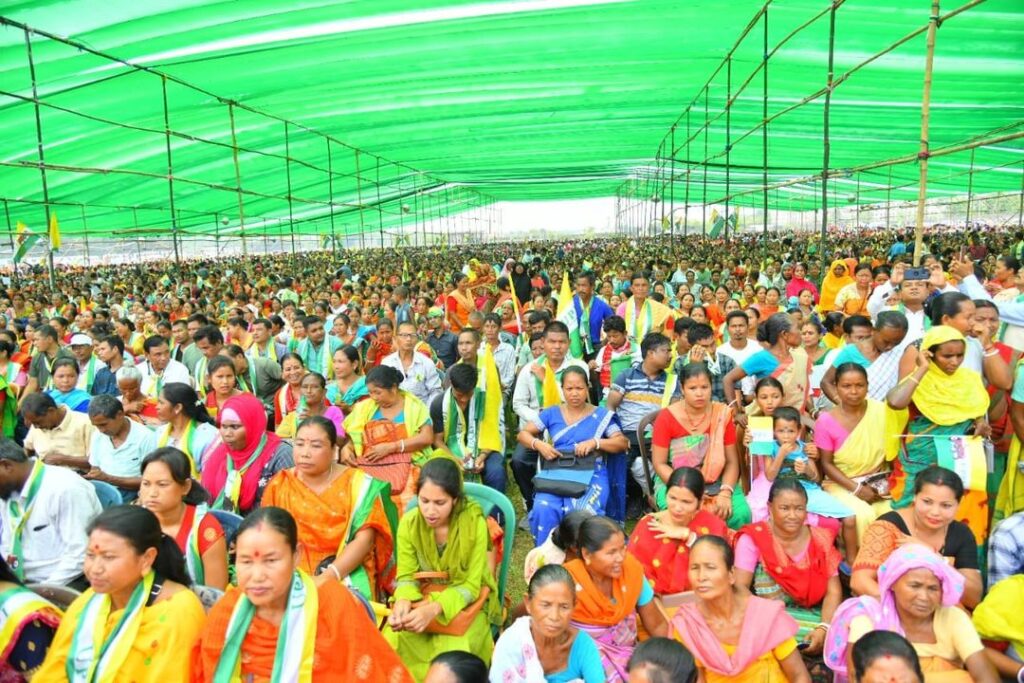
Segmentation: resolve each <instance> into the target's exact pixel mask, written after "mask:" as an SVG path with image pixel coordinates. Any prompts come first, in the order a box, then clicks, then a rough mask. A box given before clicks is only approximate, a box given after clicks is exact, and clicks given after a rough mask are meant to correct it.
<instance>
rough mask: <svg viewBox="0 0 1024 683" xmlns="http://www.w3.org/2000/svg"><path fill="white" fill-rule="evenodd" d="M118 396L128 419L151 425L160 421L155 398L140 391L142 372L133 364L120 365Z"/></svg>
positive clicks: (117, 377)
mask: <svg viewBox="0 0 1024 683" xmlns="http://www.w3.org/2000/svg"><path fill="white" fill-rule="evenodd" d="M114 378H115V379H116V380H117V390H118V391H119V392H121V395H120V396H119V397H118V398H119V399H120V401H121V405H123V406H124V414H125V415H127V416H128V418H129V419H132V420H135V421H136V422H141V423H142V424H144V425H147V426H151V425H156V424H158V423H159V422H160V418H159V417H158V416H157V409H156V400H155V399H153V398H150V397H148V396H146V395H145V394H143V393H142V373H141V372H139V369H138V368H136V367H135V366H134V365H122V366H121V367H120V368H119V369H118V371H117V374H115V375H114Z"/></svg>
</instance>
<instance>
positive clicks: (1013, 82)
mask: <svg viewBox="0 0 1024 683" xmlns="http://www.w3.org/2000/svg"><path fill="white" fill-rule="evenodd" d="M966 2H967V0H961V2H958V3H957V4H955V5H954V4H947V3H944V6H943V8H942V11H943V12H944V13H945V12H951V11H953V10H954V9H956V8H957V7H959V6H961V5H962V4H963V3H966ZM968 4H972V3H968ZM763 5H764V2H762V1H761V0H758V1H753V0H729V1H728V2H723V1H722V0H686V1H685V2H684V1H680V0H671V1H669V0H504V1H487V0H477V1H476V2H468V1H461V2H460V1H458V0H450V1H447V2H440V1H436V0H415V1H413V0H350V1H348V2H334V1H328V0H312V1H305V2H303V1H300V2H287V3H285V2H269V1H260V0H221V1H211V0H146V1H144V2H140V1H139V0H105V1H104V2H96V1H95V0H31V1H25V2H8V3H5V4H4V5H3V6H2V9H0V13H2V15H3V16H4V17H5V18H6V19H8V20H12V21H15V22H20V23H23V24H26V25H28V26H30V27H32V28H34V29H39V30H40V31H43V32H48V33H51V34H53V35H55V36H63V37H67V38H68V39H69V40H70V41H72V42H73V44H71V45H69V44H65V43H63V42H60V41H58V40H54V39H51V38H50V37H47V36H45V35H40V34H30V37H31V49H32V56H33V60H34V67H35V81H36V87H37V89H38V93H39V98H40V101H41V107H40V123H41V129H42V137H43V150H44V154H45V162H46V165H47V167H48V168H47V181H48V185H49V196H50V200H51V201H52V202H53V203H54V204H55V205H56V210H57V213H58V215H59V216H60V219H61V225H62V228H63V230H64V234H65V236H69V237H70V236H74V235H75V234H76V233H81V232H82V231H83V230H84V229H85V227H86V226H87V229H88V232H89V234H90V235H98V236H107V237H109V236H112V235H117V234H128V233H132V234H134V231H137V230H140V231H146V230H152V231H154V232H159V233H166V232H169V231H170V229H171V221H170V215H169V213H168V209H169V207H170V196H171V192H173V202H174V207H175V209H176V210H177V211H178V214H177V215H176V218H177V226H178V227H179V229H181V230H182V231H184V232H187V233H213V232H214V231H215V230H217V229H219V228H218V222H219V221H220V217H230V225H231V228H232V229H234V228H236V227H237V222H238V215H239V206H238V203H239V194H241V199H242V201H243V209H242V210H243V212H244V215H245V216H246V229H247V231H248V230H253V231H256V232H259V231H261V230H263V229H265V228H266V227H267V226H268V225H270V224H273V225H275V226H277V228H275V229H278V230H279V226H280V221H281V220H285V221H289V222H290V221H294V223H295V226H296V229H297V230H298V231H300V232H301V231H306V232H310V231H315V230H319V231H321V232H322V231H323V230H324V226H325V225H326V223H324V222H323V220H324V218H325V217H326V216H328V215H330V214H331V213H332V212H333V213H334V218H335V220H336V222H337V226H338V232H339V234H341V233H342V232H343V231H344V232H346V233H351V232H357V231H359V230H377V229H378V228H379V227H380V226H381V225H384V226H394V225H397V224H400V223H405V222H409V221H413V220H417V219H418V218H422V217H423V216H438V215H444V214H448V213H452V212H457V211H461V210H464V209H467V208H471V207H476V206H481V205H485V204H487V203H488V202H490V201H493V200H537V199H563V198H583V197H604V196H612V195H614V194H615V193H616V191H617V190H619V189H620V188H621V187H622V186H623V183H624V182H625V181H628V180H629V179H631V178H637V177H640V178H643V177H644V175H645V174H652V173H654V171H655V169H656V168H657V167H658V166H659V165H661V166H662V167H664V166H665V164H666V163H667V162H665V161H660V162H659V161H656V157H657V156H658V154H659V148H660V149H661V150H662V153H663V157H665V158H667V157H668V156H670V155H669V154H668V147H669V145H668V142H667V141H669V134H670V130H671V129H672V127H673V125H675V132H674V140H675V142H676V145H677V146H679V147H680V148H679V149H677V151H676V158H677V160H678V161H677V162H676V166H675V168H676V171H677V173H678V172H679V171H681V170H683V169H686V168H691V169H692V172H691V173H690V182H691V183H697V184H700V186H701V189H703V180H704V177H705V174H704V168H705V167H706V168H707V175H706V177H707V182H708V190H707V195H706V196H707V199H708V200H709V201H713V200H716V199H718V198H721V197H724V196H725V183H724V181H725V167H724V163H725V158H724V148H725V143H726V116H725V115H724V107H725V104H726V101H727V99H728V98H727V94H729V93H731V94H733V95H735V94H736V92H737V90H738V89H739V88H740V87H741V86H743V84H744V83H745V82H746V81H747V80H748V79H750V82H749V84H747V85H746V86H745V88H743V90H742V91H741V92H740V93H739V95H738V96H736V97H735V100H734V102H733V104H732V107H731V114H730V117H729V118H730V121H729V126H730V129H731V139H732V140H733V147H732V150H731V155H730V164H731V166H730V175H731V178H730V180H731V184H730V189H731V192H737V191H742V190H745V189H747V190H756V189H757V188H759V187H760V186H761V184H762V171H761V169H762V148H761V144H762V143H761V134H760V131H759V130H757V129H756V127H757V126H758V124H759V122H760V121H761V117H762V102H763V97H764V92H763V89H762V80H761V75H760V73H756V74H755V70H756V69H757V68H758V66H759V65H760V63H761V62H762V57H763V53H764V45H763V42H764V35H763V27H762V25H761V24H760V23H758V24H757V25H756V26H755V27H754V28H753V29H752V30H751V31H750V33H749V35H748V36H747V38H746V39H745V40H743V41H742V42H741V43H740V44H739V45H738V47H736V49H735V52H734V53H733V56H732V59H731V71H732V77H731V83H728V82H727V76H728V74H727V71H726V69H725V68H722V69H719V70H718V73H717V75H716V76H715V77H714V79H713V80H712V81H711V83H710V85H709V87H708V89H707V91H706V92H707V111H708V116H707V118H709V119H712V122H711V123H710V125H709V126H708V134H707V136H706V137H707V149H708V153H707V154H705V135H704V134H703V131H701V132H698V131H699V130H700V129H701V127H702V126H703V123H704V120H705V114H704V111H705V108H704V90H703V88H704V86H705V83H706V82H707V81H708V78H709V77H710V76H711V74H712V73H713V72H715V70H716V69H717V68H718V67H719V65H720V64H721V63H722V60H723V59H724V57H725V56H726V54H727V53H728V52H729V51H730V49H731V48H732V47H733V44H734V42H735V41H736V39H737V37H738V36H739V35H740V33H741V32H742V31H743V29H744V27H746V26H747V24H748V23H749V22H750V21H751V19H752V18H753V17H755V15H756V13H757V12H758V10H759V9H760V8H761V7H762V6H763ZM830 5H831V3H830V2H828V1H826V0H778V1H776V2H770V3H769V5H768V10H767V17H768V45H769V49H770V51H773V52H772V54H771V57H770V59H769V61H768V64H769V85H768V92H767V99H768V111H769V115H773V114H775V113H777V112H779V111H781V110H783V109H785V108H787V107H791V106H793V105H795V104H797V103H799V102H801V101H802V100H803V99H804V98H806V97H808V96H809V95H811V94H813V93H815V92H817V91H819V90H820V89H821V88H822V87H823V86H824V84H825V81H826V71H827V66H826V65H827V51H828V50H827V45H828V30H829V22H828V11H827V10H828V8H829V7H830ZM930 6H931V3H930V2H928V1H926V0H846V2H843V3H842V4H841V5H840V6H839V8H838V10H837V12H836V30H835V46H836V47H835V73H836V77H837V78H838V77H841V76H842V74H844V73H846V72H848V71H849V70H850V69H852V68H854V67H855V66H857V65H858V64H861V63H862V62H864V61H865V60H868V59H870V58H871V57H873V56H875V55H878V54H879V53H881V52H883V51H885V50H886V49H887V48H889V47H890V46H892V45H893V44H894V43H896V42H897V41H899V40H900V39H902V38H903V37H905V36H907V35H908V34H910V33H911V32H913V31H915V30H918V29H923V28H924V27H925V26H926V25H927V23H928V16H929V13H930ZM815 17H817V18H816V19H815ZM812 19H813V20H812ZM1022 19H1024V5H1022V4H1021V2H1020V0H987V2H982V3H978V4H976V5H975V6H971V7H969V9H967V10H966V11H964V12H962V13H959V14H957V15H956V16H954V17H952V18H950V19H949V20H948V21H946V22H944V23H943V24H942V26H941V28H940V30H939V32H938V39H937V47H936V57H935V76H934V86H933V93H932V122H931V145H932V148H933V149H934V148H938V147H942V146H947V145H955V144H958V143H962V142H964V141H967V140H970V139H972V138H975V137H978V136H983V137H993V136H997V135H1007V134H1013V133H1020V132H1021V131H1022V130H1024V87H1022V86H1024V20H1022ZM801 27H802V28H801ZM794 32H795V33H794ZM784 39H785V42H784V44H782V45H781V46H779V43H780V42H781V41H783V40H784ZM82 47H86V48H91V49H93V50H96V51H98V52H101V53H104V54H105V55H109V56H113V57H117V58H120V59H123V60H125V61H126V62H130V63H131V64H132V65H136V66H140V67H150V68H152V69H154V70H156V71H146V70H140V69H137V68H133V67H132V66H128V65H126V64H124V63H119V62H116V61H111V60H110V59H107V58H105V57H103V56H99V55H97V54H93V53H91V52H89V51H88V50H86V49H81V48H82ZM776 48H777V49H776ZM924 54H925V35H924V32H923V31H922V32H921V33H919V34H918V35H917V36H916V37H913V38H911V39H910V40H908V41H906V42H905V43H903V44H902V45H900V46H899V47H896V48H895V49H893V50H892V51H890V52H888V53H887V54H884V55H882V56H880V57H878V58H877V59H876V60H875V61H873V62H871V63H870V64H868V65H866V66H864V67H863V68H861V69H860V70H858V71H856V72H855V73H853V74H852V75H851V76H850V77H849V78H848V79H846V80H845V81H844V82H842V84H841V85H840V86H839V87H837V88H836V89H835V92H834V93H833V96H832V102H831V111H830V119H831V122H830V123H831V140H832V151H831V164H830V166H831V167H832V168H833V169H846V168H854V167H857V166H859V165H861V164H867V163H870V162H874V161H878V160H883V159H889V158H895V157H900V156H903V155H914V154H916V152H917V148H918V144H919V138H920V110H921V91H922V74H923V65H924ZM160 74H166V75H167V76H168V77H169V78H168V79H166V80H165V79H164V78H162V77H161V76H160ZM184 83H187V84H190V85H192V86H196V87H195V88H192V87H187V86H186V85H184ZM165 84H166V100H167V119H166V124H167V125H168V126H169V128H170V130H171V131H172V132H173V135H172V136H171V138H170V149H171V158H172V167H173V176H174V183H173V190H170V189H169V187H168V181H167V175H168V158H167V139H166V137H165V116H164V114H165V111H164V86H165ZM730 86H731V87H730ZM228 102H237V103H239V105H238V106H233V107H229V106H228V104H227V103H228ZM691 102H694V105H693V107H692V109H691V111H690V115H689V117H688V118H687V117H686V116H683V117H680V114H681V113H682V112H684V111H685V110H686V107H687V105H689V104H690V103H691ZM229 109H230V111H229ZM256 112H262V113H256ZM264 114H265V115H264ZM232 115H233V117H234V127H235V138H234V142H233V139H232V127H231V119H230V117H231V116H232ZM286 122H288V123H286ZM822 125H823V99H822V98H820V97H819V98H817V99H814V100H813V101H811V102H809V103H807V104H804V105H803V106H798V107H796V108H794V109H793V110H792V111H790V112H788V113H786V114H785V115H783V116H781V117H779V118H778V119H775V120H773V121H772V123H771V125H770V129H769V130H770V138H769V155H768V167H769V174H768V179H769V184H773V183H778V182H783V181H786V180H787V179H790V178H794V177H804V176H809V175H812V174H815V173H820V171H821V164H822ZM688 128H689V130H690V131H691V132H690V135H689V136H688V135H687V129H688ZM286 129H287V135H286ZM748 131H754V132H751V133H750V134H748V135H746V137H743V138H742V139H740V140H739V141H738V142H737V141H736V139H737V138H739V137H740V136H741V135H743V134H744V133H747V132H748ZM321 134H323V135H321ZM325 135H326V136H330V139H331V141H330V142H328V138H327V137H325ZM688 137H691V138H692V139H691V142H690V145H689V146H686V145H683V144H681V143H683V142H685V141H686V140H687V138H688ZM233 144H234V145H237V147H238V148H239V152H238V179H240V182H241V188H242V192H241V193H239V192H238V191H237V189H238V185H237V184H236V169H235V162H234V154H233ZM353 148H357V149H358V150H361V151H360V152H359V153H358V154H357V153H356V152H355V151H354V149H353ZM1022 152H1024V143H1022V142H1021V140H1019V139H1018V140H1009V141H1005V142H1003V143H1001V144H996V145H991V146H985V147H981V148H979V149H977V150H976V152H975V158H974V173H970V172H969V171H970V168H971V166H970V153H969V152H963V153H959V154H954V155H950V156H946V157H940V158H935V159H933V160H932V162H931V177H930V180H929V186H928V190H929V196H933V197H943V196H948V195H954V194H963V193H966V192H967V190H968V185H969V184H970V185H971V190H972V191H973V192H974V193H987V192H1000V191H1005V192H1019V191H1020V190H1021V182H1022V163H1024V153H1022ZM715 155H718V156H717V158H714V159H712V160H711V161H710V162H709V163H708V164H707V165H706V166H703V165H702V162H704V161H705V159H707V157H709V156H715ZM38 161H39V153H38V149H37V140H36V119H35V111H34V107H33V102H32V78H31V73H30V69H29V62H28V59H27V51H26V33H25V31H24V30H23V29H22V28H21V27H20V25H6V26H0V164H2V165H0V197H2V198H5V199H7V200H8V209H9V212H10V217H11V220H12V221H18V220H22V221H25V222H26V223H28V224H30V225H33V226H36V227H37V228H41V224H42V222H43V220H44V219H43V218H42V217H43V216H44V215H45V214H44V210H43V207H42V205H41V202H42V201H43V192H42V186H41V182H40V173H39V169H38V166H37V164H38ZM687 162H689V164H688V163H687ZM357 163H358V168H357ZM857 179H859V182H860V189H859V192H858V195H857V201H859V202H863V203H877V202H880V201H885V200H886V199H889V198H891V199H893V200H909V199H913V198H914V197H916V192H917V167H916V165H915V164H914V163H906V164H903V165H899V166H895V167H893V168H892V175H891V185H892V188H893V189H891V190H890V189H889V188H890V170H889V168H881V169H877V170H867V171H864V172H862V173H858V174H857ZM857 179H855V178H853V177H851V178H848V179H839V180H837V182H838V183H840V184H845V185H846V189H845V190H842V191H843V192H845V193H852V192H853V187H854V184H855V182H856V180H857ZM289 182H290V184H291V188H292V189H291V192H290V193H289V192H288V189H287V187H288V183H289ZM673 191H674V192H675V194H676V196H678V197H682V195H683V191H684V190H683V180H682V179H677V181H676V186H675V188H674V189H673ZM693 191H694V190H693V189H692V188H691V192H693ZM289 196H290V198H291V207H289V201H288V200H289ZM693 201H694V200H693V199H691V202H693ZM761 201H762V195H761V193H760V192H751V193H749V194H747V195H743V196H739V197H737V198H736V199H735V200H734V203H737V204H741V205H747V206H759V205H760V203H761ZM770 201H777V202H780V203H783V207H784V208H790V209H809V208H813V207H814V205H815V203H816V201H817V198H816V197H815V195H814V193H813V188H812V186H810V185H806V186H794V187H793V188H789V189H787V190H786V191H784V192H777V193H776V192H773V193H772V195H771V197H770ZM62 203H64V204H67V205H68V206H62ZM79 204H84V205H85V207H86V210H85V216H86V219H85V221H84V223H83V220H82V212H81V211H80V210H79V209H77V208H75V207H76V206H77V205H79ZM132 207H135V210H134V211H132V210H131V209H132ZM312 219H318V221H317V222H316V223H313V222H311V221H312ZM0 220H2V217H0ZM12 224H13V223H12Z"/></svg>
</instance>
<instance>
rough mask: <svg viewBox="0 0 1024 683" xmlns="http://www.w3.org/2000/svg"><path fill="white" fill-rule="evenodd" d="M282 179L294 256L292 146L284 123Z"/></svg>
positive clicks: (286, 123)
mask: <svg viewBox="0 0 1024 683" xmlns="http://www.w3.org/2000/svg"><path fill="white" fill-rule="evenodd" d="M284 178H285V183H286V184H287V188H288V232H289V233H291V236H292V256H294V255H295V253H296V251H295V214H294V213H293V212H292V145H291V139H290V136H289V135H288V122H287V121H285V122H284Z"/></svg>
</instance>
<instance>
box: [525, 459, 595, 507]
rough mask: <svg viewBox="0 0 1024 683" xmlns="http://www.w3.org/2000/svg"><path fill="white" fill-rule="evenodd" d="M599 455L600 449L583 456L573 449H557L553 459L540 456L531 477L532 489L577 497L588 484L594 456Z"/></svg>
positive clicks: (592, 472)
mask: <svg viewBox="0 0 1024 683" xmlns="http://www.w3.org/2000/svg"><path fill="white" fill-rule="evenodd" d="M601 455H603V453H602V452H601V451H594V452H592V453H591V454H590V455H587V456H584V457H580V456H577V455H576V453H575V451H559V452H558V457H557V458H555V459H554V460H548V459H547V458H544V457H543V456H541V458H540V470H539V471H538V472H537V474H536V476H534V478H533V488H534V490H535V491H537V492H539V493H547V494H550V495H552V496H558V497H560V498H579V497H580V496H582V495H583V494H584V493H586V491H587V488H588V487H589V486H590V480H591V479H592V478H593V476H594V468H595V467H596V464H597V463H596V461H595V458H597V457H599V456H601Z"/></svg>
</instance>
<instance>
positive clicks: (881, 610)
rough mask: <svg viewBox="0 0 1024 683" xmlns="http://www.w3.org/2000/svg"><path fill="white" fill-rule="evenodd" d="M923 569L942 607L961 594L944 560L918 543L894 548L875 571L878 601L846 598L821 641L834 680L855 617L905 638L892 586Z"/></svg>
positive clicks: (842, 669)
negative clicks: (932, 581) (931, 578)
mask: <svg viewBox="0 0 1024 683" xmlns="http://www.w3.org/2000/svg"><path fill="white" fill-rule="evenodd" d="M915 569H927V570H928V571H930V572H931V573H932V574H934V575H935V578H937V579H938V580H939V585H940V587H941V588H942V606H943V607H953V606H955V605H957V604H958V603H959V602H960V596H962V595H963V592H964V577H963V575H961V574H960V572H958V571H957V570H955V569H953V567H951V566H949V564H948V563H947V562H946V560H945V559H943V558H942V557H939V555H937V554H936V553H935V552H933V551H932V550H931V549H930V548H927V547H925V546H923V545H921V544H919V543H908V544H906V545H904V546H902V547H900V548H897V549H896V550H895V551H894V552H893V553H892V554H891V555H889V558H888V559H887V560H886V561H885V562H883V563H882V565H881V566H880V567H879V568H878V591H879V595H880V596H881V599H878V598H872V597H869V596H866V595H865V596H861V597H859V598H850V599H849V600H847V601H846V602H844V603H843V604H842V605H840V606H839V609H837V610H836V613H835V615H834V616H833V617H832V626H831V627H830V628H829V631H828V636H827V637H826V638H825V664H827V665H828V668H830V669H832V671H834V672H836V674H837V678H838V677H839V676H842V677H843V678H845V675H846V651H847V648H848V647H849V646H850V640H849V639H850V624H851V623H852V622H853V620H854V619H855V618H856V617H860V616H864V617H867V618H868V619H870V620H871V624H872V626H873V627H874V630H877V631H894V632H896V633H899V634H900V635H905V633H904V631H903V625H902V624H901V623H900V615H899V613H898V612H897V611H896V596H895V595H894V594H893V590H892V587H893V585H894V584H895V583H896V581H898V580H899V579H900V577H902V576H903V575H904V574H906V573H907V572H909V571H913V570H915Z"/></svg>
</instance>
